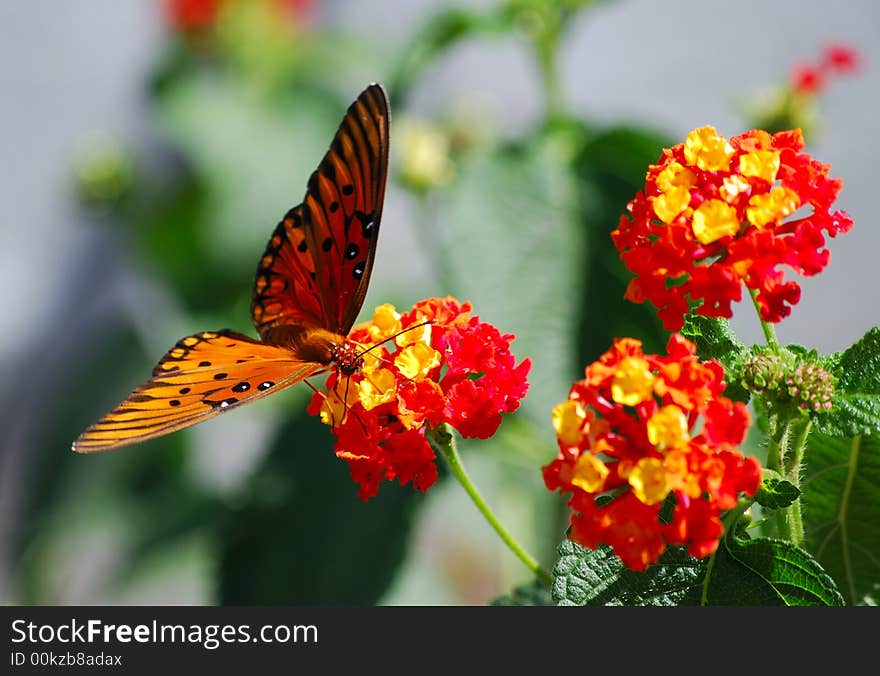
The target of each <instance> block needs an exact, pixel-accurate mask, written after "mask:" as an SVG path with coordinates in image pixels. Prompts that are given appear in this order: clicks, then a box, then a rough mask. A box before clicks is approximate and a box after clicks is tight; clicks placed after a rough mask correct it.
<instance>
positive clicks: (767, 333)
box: [749, 289, 779, 351]
mask: <svg viewBox="0 0 880 676" xmlns="http://www.w3.org/2000/svg"><path fill="white" fill-rule="evenodd" d="M749 296H751V298H752V304H753V305H754V306H755V312H757V313H758V321H759V322H760V323H761V330H762V331H763V332H764V338H765V339H766V340H767V345H769V346H770V347H772V348H773V349H774V351H775V350H778V348H779V341H778V340H777V339H776V329H775V328H774V327H773V324H771V323H770V322H765V321H764V320H763V319H761V306H760V305H759V304H758V292H757V291H755V290H754V289H749Z"/></svg>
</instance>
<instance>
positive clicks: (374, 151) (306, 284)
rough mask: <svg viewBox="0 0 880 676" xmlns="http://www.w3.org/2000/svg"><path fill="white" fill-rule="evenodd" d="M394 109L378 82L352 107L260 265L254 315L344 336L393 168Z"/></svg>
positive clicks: (361, 289)
mask: <svg viewBox="0 0 880 676" xmlns="http://www.w3.org/2000/svg"><path fill="white" fill-rule="evenodd" d="M388 126H389V109H388V99H387V96H386V95H385V91H384V90H383V89H382V87H381V86H380V85H377V84H374V85H370V86H369V87H367V88H366V89H365V90H364V91H363V92H361V94H360V96H358V98H357V99H356V100H355V102H354V103H352V105H351V106H350V107H349V109H348V111H347V113H346V115H345V117H344V118H343V120H342V123H341V124H340V126H339V129H338V130H337V132H336V135H335V137H334V138H333V142H332V143H331V144H330V149H329V150H328V151H327V154H326V155H325V156H324V158H323V159H322V160H321V163H320V164H319V166H318V169H317V170H316V171H315V172H314V173H313V174H312V176H311V178H310V179H309V184H308V190H307V192H306V197H305V200H304V201H303V203H302V204H301V205H299V206H297V207H294V208H293V209H291V210H290V211H289V212H288V213H287V215H286V216H285V218H284V219H283V220H282V221H281V223H279V225H278V226H277V227H276V229H275V232H274V233H273V235H272V238H271V239H270V241H269V245H268V246H267V249H266V252H265V254H264V256H263V258H262V259H261V261H260V264H259V266H258V269H257V276H256V280H255V284H254V292H253V301H252V304H251V314H252V319H253V322H254V325H255V326H256V328H257V330H258V331H259V332H260V335H261V336H262V337H263V338H264V339H267V340H270V342H271V335H272V331H273V329H274V328H276V327H278V326H284V325H289V324H310V325H313V326H318V327H320V328H324V329H327V330H328V331H332V332H334V333H337V334H342V335H345V334H347V333H348V331H349V329H351V326H352V324H354V321H355V319H356V318H357V315H358V313H359V312H360V309H361V305H362V304H363V301H364V296H366V292H367V285H368V283H369V279H370V273H371V271H372V267H373V260H374V258H375V254H376V241H377V237H378V233H379V224H380V221H381V217H382V202H383V199H384V194H385V180H386V175H387V171H388Z"/></svg>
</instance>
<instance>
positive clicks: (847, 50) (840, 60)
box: [823, 44, 859, 73]
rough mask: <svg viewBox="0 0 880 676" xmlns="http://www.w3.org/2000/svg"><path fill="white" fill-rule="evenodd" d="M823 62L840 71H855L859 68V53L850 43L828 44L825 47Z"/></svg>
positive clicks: (828, 66)
mask: <svg viewBox="0 0 880 676" xmlns="http://www.w3.org/2000/svg"><path fill="white" fill-rule="evenodd" d="M823 64H824V65H825V66H826V67H827V68H830V69H831V70H836V71H838V72H840V73H854V72H856V71H857V70H858V69H859V53H858V52H857V51H856V50H855V49H853V48H852V47H850V46H849V45H844V44H833V45H828V46H827V47H826V48H825V54H824V58H823Z"/></svg>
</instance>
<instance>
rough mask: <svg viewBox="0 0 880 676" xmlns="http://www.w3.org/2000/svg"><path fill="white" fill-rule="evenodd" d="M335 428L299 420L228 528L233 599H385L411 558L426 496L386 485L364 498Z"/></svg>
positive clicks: (226, 556) (225, 551)
mask: <svg viewBox="0 0 880 676" xmlns="http://www.w3.org/2000/svg"><path fill="white" fill-rule="evenodd" d="M332 441H333V437H332V436H331V434H330V430H329V428H328V427H327V426H326V425H323V424H321V422H320V421H319V420H318V419H317V418H315V417H313V416H308V415H305V414H303V415H301V416H299V417H295V418H293V419H292V420H290V421H289V422H288V423H287V424H286V425H284V427H283V428H282V430H281V432H280V434H279V436H278V438H277V440H276V441H275V443H274V444H273V445H272V448H271V450H270V453H269V456H268V457H267V458H266V460H265V462H264V463H263V465H262V466H261V468H260V470H259V471H258V472H257V473H256V474H255V476H254V477H253V479H252V480H251V482H250V486H249V490H248V491H247V492H246V493H245V495H243V496H242V498H241V499H240V501H239V504H238V505H237V506H235V507H234V508H232V509H231V511H230V514H229V516H228V518H227V519H226V524H225V526H224V529H223V532H222V534H221V535H222V537H221V541H222V548H221V552H220V559H219V578H220V579H219V588H220V598H219V602H220V603H222V604H224V605H230V604H231V605H263V604H296V605H300V604H350V605H372V604H375V603H377V602H378V601H379V599H380V598H381V597H382V595H383V594H384V592H385V591H386V589H387V588H388V586H389V584H390V583H391V581H392V580H393V579H394V577H395V573H396V571H397V569H398V567H399V565H400V564H401V562H402V560H403V558H404V555H405V552H406V545H407V542H408V538H409V532H410V526H411V523H412V519H413V513H414V510H415V507H416V505H417V504H419V503H420V501H421V498H422V495H421V494H420V493H418V492H417V491H414V490H413V488H412V487H411V486H405V487H401V486H399V485H397V484H392V483H391V482H385V483H383V484H382V486H381V488H380V490H379V494H378V495H377V496H376V497H375V498H373V499H371V500H369V501H367V502H363V501H361V500H360V499H359V498H358V497H357V490H358V487H357V485H356V484H355V483H354V482H353V481H352V480H351V476H350V474H349V470H348V466H347V465H346V464H345V463H344V462H343V461H342V460H340V459H338V458H336V456H335V455H334V454H333V451H332Z"/></svg>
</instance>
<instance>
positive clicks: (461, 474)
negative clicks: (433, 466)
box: [427, 423, 553, 587]
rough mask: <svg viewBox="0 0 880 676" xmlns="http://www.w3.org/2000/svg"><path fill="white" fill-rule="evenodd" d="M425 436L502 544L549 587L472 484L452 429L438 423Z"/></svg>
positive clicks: (546, 576) (544, 575)
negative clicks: (459, 453)
mask: <svg viewBox="0 0 880 676" xmlns="http://www.w3.org/2000/svg"><path fill="white" fill-rule="evenodd" d="M427 438H428V442H429V443H430V444H431V448H433V449H434V451H435V452H437V453H438V454H439V455H440V456H442V457H443V459H444V460H445V461H446V464H447V465H449V469H450V470H452V474H453V475H454V476H455V478H456V479H458V482H459V483H460V484H461V485H462V487H463V488H464V490H465V492H466V493H467V494H468V495H469V496H470V498H471V500H472V501H473V503H474V504H475V505H476V506H477V509H478V510H480V513H481V514H482V515H483V516H484V517H485V519H486V521H488V522H489V525H490V526H492V528H494V529H495V532H496V533H498V535H499V536H500V537H501V539H502V540H503V541H504V544H506V545H507V546H508V548H509V549H510V551H512V552H513V553H514V554H515V555H516V556H517V558H518V559H519V560H520V561H522V562H523V563H524V564H525V565H526V568H528V569H529V570H531V571H532V572H533V573H534V574H535V576H536V577H537V578H538V579H539V580H541V582H543V583H544V584H545V585H547V587H550V586H551V585H552V583H553V579H552V578H551V577H550V574H549V573H547V571H545V570H544V569H543V568H541V565H540V564H539V563H538V562H537V561H536V560H535V559H534V558H533V557H532V556H531V555H530V554H529V553H528V552H526V550H525V549H523V548H522V546H521V545H520V544H519V543H518V542H517V541H516V540H515V539H514V538H513V536H512V535H510V533H508V532H507V529H506V528H505V527H504V526H503V525H501V522H500V521H499V520H498V517H497V516H495V514H494V512H493V511H492V510H491V508H490V507H489V505H488V504H487V503H486V501H485V500H484V499H483V496H481V495H480V493H479V491H478V490H477V489H476V487H475V486H474V484H473V482H472V481H471V479H470V477H469V476H468V474H467V472H466V471H465V469H464V465H463V464H462V462H461V457H460V456H459V455H458V448H457V447H456V444H455V438H454V437H453V436H452V430H451V428H450V427H449V425H447V424H446V423H443V424H442V425H438V426H437V427H435V428H433V429H431V430H429V431H428V434H427Z"/></svg>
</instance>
